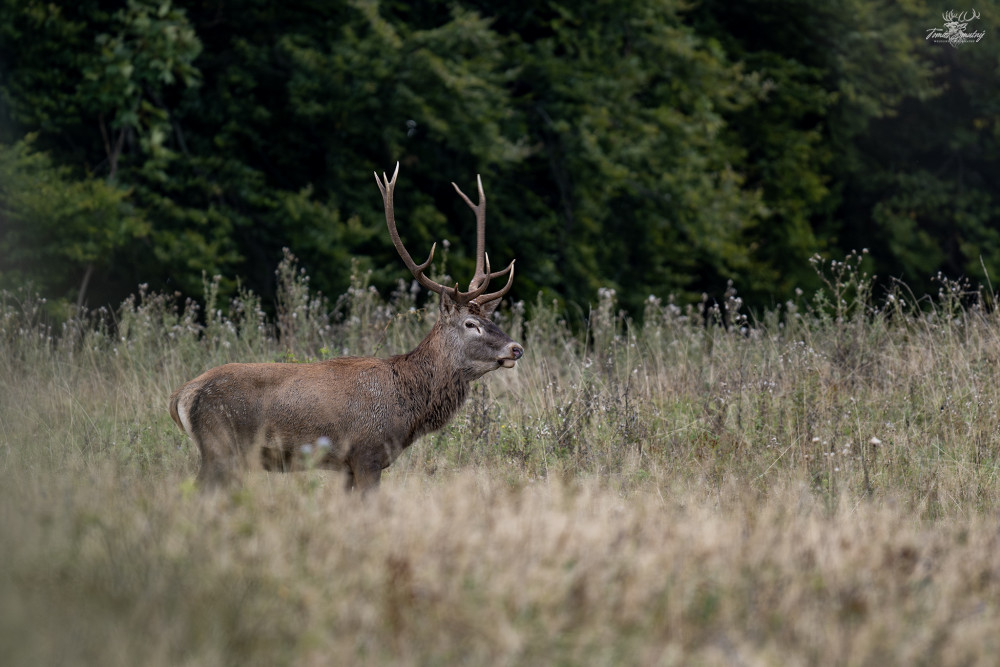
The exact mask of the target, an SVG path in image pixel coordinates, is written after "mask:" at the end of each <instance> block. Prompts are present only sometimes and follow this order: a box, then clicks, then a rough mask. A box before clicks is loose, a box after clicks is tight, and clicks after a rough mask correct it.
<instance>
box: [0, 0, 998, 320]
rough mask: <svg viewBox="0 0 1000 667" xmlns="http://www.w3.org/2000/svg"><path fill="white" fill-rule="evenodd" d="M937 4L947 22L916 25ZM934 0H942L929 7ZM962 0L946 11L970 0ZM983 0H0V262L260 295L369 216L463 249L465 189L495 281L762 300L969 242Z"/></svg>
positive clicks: (887, 269) (351, 266)
mask: <svg viewBox="0 0 1000 667" xmlns="http://www.w3.org/2000/svg"><path fill="white" fill-rule="evenodd" d="M949 9H954V10H957V11H958V12H962V11H964V12H966V13H965V14H964V15H963V16H964V18H966V19H968V20H967V21H966V24H964V25H963V26H962V29H963V30H964V31H966V32H968V33H975V32H976V31H979V32H982V33H984V34H982V35H980V36H979V39H978V40H970V41H967V42H964V43H955V44H949V43H941V42H940V41H935V40H933V39H930V36H931V34H932V33H933V32H934V30H935V29H937V31H938V33H940V32H941V30H942V29H943V26H944V25H945V20H944V19H945V17H944V16H943V12H945V10H949ZM954 13H956V12H953V14H954ZM970 17H972V18H970ZM998 18H1000V9H998V8H997V7H996V6H995V5H992V4H985V3H981V5H980V6H977V7H976V8H975V9H974V10H970V8H966V7H943V6H938V5H937V4H933V3H930V2H926V1H924V0H907V1H906V2H889V1H887V0H886V1H883V0H834V1H832V2H830V1H826V0H823V1H820V0H805V1H802V2H794V3H791V2H781V1H777V0H753V1H749V2H741V3H727V2H720V1H717V0H703V1H701V2H688V1H684V0H619V1H616V2H601V1H589V2H581V3H558V2H523V1H514V2H507V3H488V2H482V1H478V2H477V1H456V2H449V3H443V2H428V1H425V0H418V1H415V2H376V1H374V0H351V1H347V2H328V1H326V0H293V1H290V2H281V3H278V2H268V1H267V0H200V1H198V0H190V1H171V0H164V1H163V2H158V1H150V0H128V1H127V2H125V3H122V2H110V1H106V0H80V1H74V2H44V1H41V0H0V289H12V288H16V287H19V286H22V285H25V284H30V285H31V286H32V289H34V290H36V291H38V292H39V293H41V294H42V295H43V296H45V297H47V298H48V299H50V307H51V308H54V309H58V308H59V307H60V304H61V305H62V306H64V307H66V308H67V309H70V308H72V307H73V306H74V305H76V306H82V305H87V306H89V307H91V308H93V307H98V306H101V305H106V304H111V305H117V304H120V303H121V302H122V300H123V299H124V298H125V297H127V296H128V295H129V294H131V293H133V292H135V291H136V289H137V286H138V285H140V284H142V285H146V286H148V287H149V288H150V289H152V290H153V291H163V292H167V293H180V294H182V295H187V296H192V295H200V294H201V293H202V291H203V285H204V284H205V281H206V279H211V278H212V277H213V276H216V275H218V276H220V277H221V283H220V289H221V290H222V293H223V294H228V295H235V294H236V293H237V292H238V291H240V290H244V291H250V292H253V293H255V294H259V295H261V296H262V297H263V298H264V301H265V302H266V303H270V302H271V299H273V295H274V294H275V290H276V285H277V278H276V276H275V269H276V267H277V266H278V264H279V262H280V261H281V259H282V257H283V249H285V248H287V249H289V251H290V252H292V253H294V254H295V256H297V257H298V258H299V260H300V262H301V263H302V266H303V267H304V269H306V270H307V271H308V274H309V275H310V276H311V278H312V280H313V285H314V287H316V288H318V289H319V290H321V291H322V292H323V293H324V294H328V295H338V294H342V293H344V291H345V290H346V289H347V287H348V285H349V281H350V276H351V275H352V273H368V274H369V275H370V280H371V282H372V284H374V285H375V286H377V287H378V288H379V289H380V290H382V291H383V292H384V293H387V292H388V291H389V290H391V289H392V288H393V286H394V285H396V283H397V281H398V280H399V279H400V278H402V277H406V278H407V279H409V276H407V275H406V272H405V269H404V268H403V267H402V265H401V263H400V261H399V258H398V257H397V256H396V254H395V251H394V250H393V247H392V245H391V243H390V241H389V238H388V235H387V234H386V233H385V223H384V218H383V212H382V207H381V202H380V199H379V195H378V192H377V190H376V188H375V185H374V183H372V180H373V179H372V172H373V171H379V172H381V171H389V172H391V170H392V168H393V167H394V165H395V163H396V162H397V161H398V162H399V163H400V164H401V168H400V179H399V187H398V188H397V210H398V211H399V218H400V229H401V234H402V235H403V238H404V241H405V242H406V243H407V246H408V247H411V248H417V249H419V250H417V251H415V252H416V253H417V254H421V253H423V252H426V250H425V248H426V249H429V247H430V245H431V243H432V242H435V241H437V242H439V248H440V247H441V245H440V242H441V241H445V240H447V241H448V243H447V244H445V245H446V247H447V252H446V253H445V254H444V255H441V254H440V253H439V258H440V259H439V260H438V263H437V264H436V265H435V267H434V270H435V271H436V272H437V273H438V274H439V275H447V274H454V275H455V276H457V277H459V278H461V277H462V276H466V275H470V274H471V269H470V267H471V266H472V261H473V260H472V259H471V258H472V255H473V252H472V250H471V249H470V247H469V244H470V243H471V238H470V237H472V236H474V231H473V230H474V227H473V225H474V221H473V220H472V216H471V215H469V212H468V211H467V210H466V209H465V207H464V206H463V204H462V202H461V201H460V200H459V199H458V198H457V197H455V195H454V192H453V190H452V187H451V182H452V181H454V182H456V183H457V184H458V185H459V186H460V187H462V188H463V189H464V190H465V191H467V192H468V191H474V188H475V177H476V175H477V174H482V178H483V182H484V185H485V188H486V193H487V196H488V197H489V215H488V219H489V229H490V232H489V247H488V250H489V252H490V254H491V256H492V257H493V258H494V259H495V261H496V263H497V265H498V266H499V265H505V264H506V263H507V262H509V261H510V260H511V259H514V258H516V259H517V272H518V274H517V279H516V280H515V285H514V290H513V292H512V293H511V295H512V296H513V297H514V299H515V300H525V301H527V302H528V303H529V304H530V303H533V302H535V300H536V298H537V297H538V295H539V294H540V293H541V294H542V295H544V297H545V299H546V301H548V300H551V299H557V300H559V302H560V303H563V304H564V305H565V306H567V307H571V306H572V307H574V308H576V309H578V312H584V313H586V312H587V309H588V308H589V307H590V304H594V303H596V301H597V299H598V296H597V292H598V290H599V289H600V288H609V289H614V290H615V291H616V293H617V295H618V299H619V301H620V302H621V305H622V307H623V308H625V309H626V310H627V311H628V312H631V313H634V314H635V315H636V316H638V315H640V314H641V311H642V307H643V303H644V302H645V300H646V299H648V298H649V297H650V296H651V295H653V296H655V297H656V298H661V299H670V298H673V299H676V300H677V301H678V302H679V303H685V302H688V303H689V302H692V301H697V300H698V299H700V298H702V297H701V295H702V293H708V294H711V295H721V294H723V293H724V291H725V290H726V289H727V285H729V283H730V281H731V282H732V285H733V286H734V288H735V289H737V290H738V291H739V293H740V295H741V296H742V298H743V299H744V300H745V301H746V302H747V303H748V304H750V305H752V306H755V307H758V308H768V307H772V306H774V305H775V304H780V303H782V302H783V301H784V300H786V299H788V298H789V297H790V296H792V295H793V294H795V292H796V290H798V289H802V290H806V291H807V292H809V291H811V290H813V289H816V288H818V287H819V286H820V283H819V280H818V277H817V275H816V273H815V272H814V270H813V267H812V266H811V264H810V261H809V260H810V258H813V257H817V256H818V257H822V258H825V259H830V258H833V259H836V258H842V257H844V256H846V255H848V254H849V253H850V252H851V251H853V250H857V251H862V250H867V251H868V252H867V254H866V260H865V261H866V269H867V270H868V271H869V272H870V273H872V274H874V275H876V276H878V279H877V280H878V284H879V285H885V284H887V283H888V282H890V281H893V280H899V281H902V282H903V283H905V284H907V285H908V286H909V287H910V289H911V290H912V291H913V292H914V293H915V294H916V295H917V296H920V295H922V294H926V293H931V292H934V291H935V290H937V289H938V286H937V285H935V280H936V279H937V280H940V278H941V277H942V276H945V277H948V278H963V277H964V278H968V279H970V280H972V281H974V282H984V281H988V280H989V279H990V277H991V276H996V275H998V273H1000V224H998V223H1000V208H998V206H1000V202H998V198H997V197H998V196H997V191H996V188H995V184H996V183H997V182H1000V154H998V149H1000V115H998V109H1000V86H997V85H996V82H997V73H998V66H1000V50H998V44H1000V42H998V40H997V38H996V35H995V30H994V29H995V26H996V25H997V23H998Z"/></svg>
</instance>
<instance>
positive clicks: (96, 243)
mask: <svg viewBox="0 0 1000 667" xmlns="http://www.w3.org/2000/svg"><path fill="white" fill-rule="evenodd" d="M33 144H34V135H28V137H26V138H25V139H24V140H22V141H20V142H18V143H17V144H15V145H13V146H3V145H0V288H7V289H13V288H14V287H16V286H18V285H20V284H22V283H23V282H24V281H25V280H31V281H33V282H34V284H35V286H36V288H37V289H39V290H42V291H43V292H44V293H47V294H52V293H55V294H66V293H71V294H72V293H73V292H74V291H77V290H82V289H85V286H81V283H80V281H81V280H84V276H85V275H87V272H88V270H92V269H93V267H95V266H97V267H98V268H107V266H108V264H109V263H110V262H111V261H112V259H113V257H114V256H115V254H116V253H117V252H118V251H119V250H120V249H122V248H123V247H125V246H127V245H128V244H130V243H134V242H136V240H138V239H145V238H147V237H148V236H149V233H150V224H149V222H148V221H147V220H146V219H145V218H144V217H143V215H142V214H141V212H139V211H136V210H135V208H134V207H133V206H132V205H131V204H130V203H129V197H128V196H129V193H128V192H127V191H126V190H123V189H121V188H120V187H116V186H115V185H113V184H109V183H107V182H106V181H104V180H100V179H95V178H86V179H82V180H80V179H75V178H73V177H72V174H71V170H70V169H69V168H68V167H64V166H57V165H53V164H52V160H51V159H50V158H49V156H48V155H47V154H45V153H39V152H37V151H35V150H34V149H33ZM88 267H89V268H88ZM40 268H41V269H43V270H39V269H40ZM74 296H76V295H74Z"/></svg>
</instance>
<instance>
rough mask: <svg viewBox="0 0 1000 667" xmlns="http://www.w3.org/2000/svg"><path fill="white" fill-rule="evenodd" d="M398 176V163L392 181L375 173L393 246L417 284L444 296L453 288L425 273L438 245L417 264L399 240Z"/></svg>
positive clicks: (383, 173)
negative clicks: (394, 194)
mask: <svg viewBox="0 0 1000 667" xmlns="http://www.w3.org/2000/svg"><path fill="white" fill-rule="evenodd" d="M397 175H399V162H397V163H396V170H395V171H394V172H392V179H391V180H390V179H389V178H387V177H386V175H385V172H382V178H381V179H380V178H379V176H378V172H375V182H376V183H377V184H378V189H379V191H380V192H381V193H382V202H383V203H384V204H385V224H386V225H387V226H388V227H389V236H390V238H392V244H393V245H394V246H396V252H398V253H399V256H400V257H401V258H402V260H403V264H405V265H406V268H408V269H409V270H410V273H412V274H413V277H414V278H416V279H417V282H419V283H420V284H421V285H423V286H424V287H426V288H427V289H429V290H430V291H432V292H435V293H437V294H442V293H443V292H444V291H446V290H450V289H451V288H449V287H446V286H444V285H442V284H441V283H436V282H434V281H433V280H431V279H430V278H428V277H427V276H425V275H424V271H425V270H426V269H427V267H428V266H430V265H431V261H433V259H434V249H435V248H436V247H437V243H434V244H433V245H431V252H430V254H429V255H428V256H427V261H425V262H424V263H423V264H417V263H416V262H414V261H413V258H412V257H410V253H408V252H407V251H406V247H405V246H404V245H403V242H402V241H401V240H400V238H399V232H398V231H396V214H395V212H394V210H393V206H392V192H393V189H394V188H395V187H396V176H397ZM456 292H457V290H456Z"/></svg>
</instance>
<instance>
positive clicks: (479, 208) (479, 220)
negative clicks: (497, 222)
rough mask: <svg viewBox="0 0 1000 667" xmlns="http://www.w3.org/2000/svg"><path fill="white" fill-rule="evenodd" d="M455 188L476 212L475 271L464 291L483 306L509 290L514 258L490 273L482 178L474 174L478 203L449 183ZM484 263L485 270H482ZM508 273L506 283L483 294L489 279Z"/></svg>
mask: <svg viewBox="0 0 1000 667" xmlns="http://www.w3.org/2000/svg"><path fill="white" fill-rule="evenodd" d="M451 185H452V187H453V188H455V192H457V193H458V196H459V197H461V198H462V199H463V200H464V201H465V203H466V204H468V205H469V208H471V209H472V210H473V211H474V212H475V214H476V272H475V274H474V275H473V277H472V282H470V283H469V291H468V292H466V295H468V299H469V300H470V301H474V302H475V303H477V304H479V305H480V306H484V305H486V304H488V303H490V302H491V301H496V300H498V299H502V298H503V296H504V295H505V294H506V293H507V292H508V291H509V290H510V286H511V284H513V282H514V262H515V261H516V260H511V262H510V264H508V265H507V268H505V269H501V270H500V271H496V272H494V273H490V258H489V255H487V254H486V193H484V192H483V179H482V178H481V177H480V176H479V174H476V185H477V186H478V187H479V204H478V205H476V204H473V203H472V200H471V199H469V198H468V197H467V196H465V193H464V192H462V191H461V189H459V187H458V185H456V184H455V183H454V182H453V183H452V184H451ZM484 264H485V270H484V268H483V267H484ZM505 273H506V274H509V275H508V278H507V284H506V285H504V286H503V289H500V290H498V291H496V292H492V293H490V294H483V292H485V291H486V286H487V285H489V284H490V281H491V280H493V279H494V278H499V277H500V276H502V275H504V274H505Z"/></svg>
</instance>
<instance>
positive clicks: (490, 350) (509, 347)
mask: <svg viewBox="0 0 1000 667" xmlns="http://www.w3.org/2000/svg"><path fill="white" fill-rule="evenodd" d="M398 175H399V163H398V162H397V163H396V170H395V171H394V172H393V173H392V178H391V179H390V178H388V177H387V176H386V175H385V173H383V174H382V177H381V178H379V175H378V173H376V174H375V181H376V183H378V188H379V190H380V191H381V192H382V201H383V203H384V204H385V221H386V225H387V226H388V228H389V236H390V237H391V238H392V243H393V245H394V246H395V247H396V252H398V253H399V256H400V257H401V258H402V260H403V263H404V264H406V267H407V268H408V269H409V270H410V272H411V273H412V274H413V277H414V278H416V279H417V282H419V283H420V284H421V285H423V286H424V287H425V288H427V289H428V290H430V291H431V292H434V293H436V294H439V295H440V296H441V307H440V310H441V312H440V316H439V318H438V323H437V325H435V327H436V328H438V329H439V330H440V331H439V334H440V335H439V336H438V338H440V339H441V340H442V341H444V342H445V343H447V345H446V346H445V347H446V349H447V350H449V351H450V352H451V354H452V355H455V356H456V362H458V363H459V364H460V365H461V366H462V367H463V370H464V374H465V375H467V376H468V377H469V378H470V379H474V378H477V377H479V376H481V375H483V374H484V373H488V372H489V371H492V370H496V369H497V368H500V367H503V368H513V367H514V364H515V362H516V361H517V360H518V359H520V358H521V355H522V354H523V353H524V348H522V347H521V346H520V345H518V344H517V343H515V342H514V341H512V340H511V339H510V337H508V336H507V334H505V333H504V332H503V331H502V330H501V329H500V328H499V327H498V326H497V325H496V324H494V323H493V321H492V320H490V319H489V316H490V315H491V314H492V313H493V311H494V310H495V309H496V307H497V305H498V304H499V303H500V300H501V299H502V298H503V297H504V295H505V294H507V292H508V291H509V290H510V286H511V284H512V283H513V281H514V261H513V260H512V261H511V263H510V264H508V265H507V267H506V268H504V269H502V270H500V271H495V272H492V271H490V258H489V255H487V254H486V194H485V193H484V192H483V181H482V178H480V177H479V176H478V175H477V176H476V183H477V185H478V187H479V203H478V204H473V203H472V200H471V199H469V198H468V197H467V196H466V195H465V193H464V192H462V190H461V189H459V187H458V186H457V185H455V183H452V186H453V187H454V188H455V191H456V192H457V193H458V195H459V196H460V197H461V198H462V199H463V200H464V201H465V203H466V204H468V206H469V208H471V209H472V210H473V212H474V213H475V214H476V269H475V273H474V275H473V277H472V280H471V281H470V282H469V289H468V290H466V291H464V292H463V291H461V290H460V289H459V286H458V285H457V284H456V285H455V286H453V287H449V286H447V285H444V284H442V283H439V282H436V281H434V280H431V279H430V278H428V277H427V275H426V273H425V271H426V270H427V268H428V267H429V266H430V265H431V262H432V261H433V260H434V249H435V248H436V247H437V244H436V243H435V244H433V245H431V251H430V253H429V254H428V256H427V259H426V261H424V262H423V263H422V264H417V263H416V262H414V261H413V258H412V257H411V256H410V253H409V252H408V251H407V250H406V247H405V246H404V245H403V242H402V241H401V240H400V238H399V232H398V231H397V229H396V216H395V210H394V208H393V190H394V189H395V187H396V177H397V176H398ZM504 275H506V276H507V283H506V284H505V285H504V286H503V288H502V289H500V290H497V291H496V292H490V293H487V292H486V289H487V287H489V284H490V281H491V280H493V279H494V278H499V277H501V276H504Z"/></svg>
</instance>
